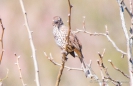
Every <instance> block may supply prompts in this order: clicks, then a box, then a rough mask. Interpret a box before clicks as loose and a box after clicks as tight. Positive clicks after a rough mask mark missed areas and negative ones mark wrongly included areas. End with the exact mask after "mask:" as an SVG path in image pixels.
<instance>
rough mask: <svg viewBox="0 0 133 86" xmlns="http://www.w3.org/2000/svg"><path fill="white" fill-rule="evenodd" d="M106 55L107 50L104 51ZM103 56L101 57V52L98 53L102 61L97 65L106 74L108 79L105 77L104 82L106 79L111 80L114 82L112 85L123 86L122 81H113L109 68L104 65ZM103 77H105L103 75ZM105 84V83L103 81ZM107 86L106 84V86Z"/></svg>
mask: <svg viewBox="0 0 133 86" xmlns="http://www.w3.org/2000/svg"><path fill="white" fill-rule="evenodd" d="M104 53H105V49H104V51H103V54H104ZM103 54H102V55H101V54H100V53H99V52H98V55H99V57H100V61H99V60H97V63H98V65H99V67H100V69H101V70H102V69H103V70H104V72H105V74H106V77H105V76H104V78H103V79H104V80H105V79H109V80H111V81H112V83H113V84H115V85H116V86H121V82H120V81H116V80H114V79H112V78H111V77H110V75H109V73H108V71H107V68H106V67H105V66H104V64H103ZM102 76H103V75H102ZM103 83H105V82H104V81H103ZM104 85H105V84H104Z"/></svg>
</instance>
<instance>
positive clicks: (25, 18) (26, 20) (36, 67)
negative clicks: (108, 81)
mask: <svg viewBox="0 0 133 86" xmlns="http://www.w3.org/2000/svg"><path fill="white" fill-rule="evenodd" d="M20 5H21V9H22V12H23V16H24V20H25V26H26V29H27V31H28V34H29V41H30V46H31V50H32V57H33V63H34V67H35V82H36V85H37V86H40V79H39V69H38V64H37V59H36V50H35V46H34V44H33V40H32V39H33V38H32V32H31V31H30V28H29V24H28V19H27V13H26V11H25V8H24V5H23V0H20Z"/></svg>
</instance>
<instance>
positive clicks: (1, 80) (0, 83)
mask: <svg viewBox="0 0 133 86" xmlns="http://www.w3.org/2000/svg"><path fill="white" fill-rule="evenodd" d="M8 74H9V69H7V73H6V76H5V77H4V78H3V79H0V86H3V84H2V82H3V81H4V80H5V79H7V78H8Z"/></svg>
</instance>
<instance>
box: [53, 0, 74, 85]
mask: <svg viewBox="0 0 133 86" xmlns="http://www.w3.org/2000/svg"><path fill="white" fill-rule="evenodd" d="M68 5H69V14H68V26H69V29H68V33H67V37H66V45H65V51H67V46H68V43H69V35H70V32H71V8H72V5H71V3H70V0H68ZM65 59H66V54H65V53H63V54H62V65H61V68H60V70H59V73H58V76H57V80H56V84H55V86H59V84H60V80H61V76H62V73H63V70H64V66H65Z"/></svg>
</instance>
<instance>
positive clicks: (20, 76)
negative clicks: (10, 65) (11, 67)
mask: <svg viewBox="0 0 133 86" xmlns="http://www.w3.org/2000/svg"><path fill="white" fill-rule="evenodd" d="M14 55H15V57H16V58H17V62H16V63H15V64H16V65H17V67H18V70H19V78H20V80H21V82H22V85H23V86H26V85H27V84H25V83H24V80H23V77H22V73H21V68H20V65H19V58H20V56H17V54H14Z"/></svg>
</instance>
